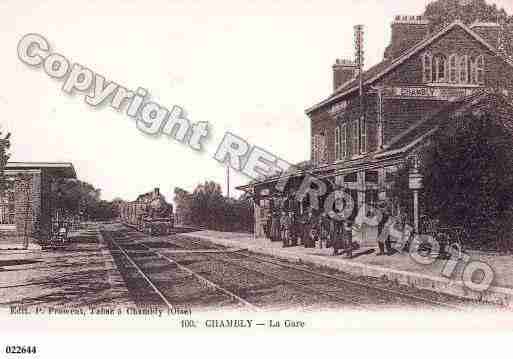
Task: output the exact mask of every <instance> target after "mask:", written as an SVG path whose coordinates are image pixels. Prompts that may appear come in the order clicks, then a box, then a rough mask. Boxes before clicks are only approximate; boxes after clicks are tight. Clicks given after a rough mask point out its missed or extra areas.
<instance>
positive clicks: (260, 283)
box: [109, 234, 363, 310]
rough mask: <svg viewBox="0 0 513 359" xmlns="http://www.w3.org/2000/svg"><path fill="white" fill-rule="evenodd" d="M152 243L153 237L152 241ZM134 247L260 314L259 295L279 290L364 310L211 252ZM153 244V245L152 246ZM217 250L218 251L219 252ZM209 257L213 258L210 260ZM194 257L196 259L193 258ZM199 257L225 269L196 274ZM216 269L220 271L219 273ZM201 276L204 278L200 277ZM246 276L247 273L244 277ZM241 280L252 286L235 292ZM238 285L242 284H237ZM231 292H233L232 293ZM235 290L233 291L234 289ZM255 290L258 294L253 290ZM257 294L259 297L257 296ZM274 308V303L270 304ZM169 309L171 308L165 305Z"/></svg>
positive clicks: (355, 299)
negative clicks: (185, 258) (167, 250)
mask: <svg viewBox="0 0 513 359" xmlns="http://www.w3.org/2000/svg"><path fill="white" fill-rule="evenodd" d="M140 237H141V238H142V239H145V240H147V239H148V238H147V236H146V235H142V234H141V235H140ZM150 239H151V237H150ZM109 240H111V241H113V242H114V243H116V244H117V246H116V250H117V251H119V252H120V253H122V254H123V255H124V256H125V257H127V258H130V257H131V254H132V255H133V254H136V253H141V250H139V249H129V250H125V249H124V248H122V246H121V245H120V244H119V243H118V242H117V241H116V240H115V239H113V238H109ZM132 243H133V244H136V245H138V246H141V247H144V248H145V249H146V250H147V253H152V254H154V255H155V257H158V258H161V259H165V260H166V261H168V262H169V263H172V264H173V265H174V266H176V268H178V269H180V270H182V271H185V272H187V273H189V274H191V275H192V276H195V277H197V278H198V279H200V280H201V281H203V282H205V283H207V285H209V286H211V287H213V288H215V289H216V290H218V291H221V292H223V293H224V294H226V295H227V296H230V297H231V298H233V299H234V300H236V301H238V302H240V303H243V304H244V306H246V307H248V308H250V309H252V310H259V309H260V308H262V307H266V306H267V305H265V304H269V303H259V301H260V302H261V300H260V298H258V297H259V294H260V293H262V292H263V293H264V294H265V293H267V292H273V291H274V289H275V288H276V287H279V288H278V290H277V291H278V292H280V295H282V296H285V297H286V296H289V297H292V298H294V297H295V298H301V300H303V302H305V301H306V303H310V304H316V303H317V302H318V298H319V297H324V298H325V299H324V302H326V299H328V301H327V302H328V303H329V304H332V305H335V304H336V305H338V306H340V304H343V305H344V306H346V307H347V306H348V305H351V306H353V307H355V306H358V307H362V306H363V304H362V303H361V301H360V300H359V298H358V297H355V296H348V295H343V294H342V293H331V292H328V291H322V290H319V289H318V288H314V287H312V286H310V285H308V284H305V283H301V281H302V280H301V279H299V280H289V279H287V278H284V277H283V276H280V275H276V274H273V273H270V272H269V271H264V270H258V269H256V268H248V267H245V266H243V265H240V264H238V263H235V262H233V261H229V260H222V261H221V260H220V258H219V257H217V254H219V253H216V254H215V255H214V253H212V250H211V249H208V248H207V249H206V250H205V249H204V250H202V251H198V250H197V249H193V250H192V251H191V250H190V248H187V247H183V246H176V247H181V248H183V249H184V251H173V254H172V255H171V254H169V253H163V251H159V250H156V249H155V248H152V247H151V246H149V245H147V244H145V243H144V242H143V241H141V240H133V241H132ZM149 244H150V243H149ZM216 249H218V248H216ZM222 250H223V253H233V250H228V251H225V248H222ZM210 255H214V256H213V257H211V256H210ZM177 256H178V257H180V256H186V257H187V258H188V259H187V260H185V261H186V262H189V264H188V265H182V264H180V262H182V263H183V262H184V261H183V258H182V261H180V259H177V258H176V257H177ZM191 256H192V257H194V258H191ZM198 257H203V258H207V259H210V262H212V263H214V262H215V263H220V262H222V263H223V264H224V266H223V268H215V269H214V270H205V268H201V269H200V270H193V269H191V268H190V267H191V265H190V263H191V262H195V263H198V262H199V260H198ZM130 264H131V265H132V266H134V267H137V268H138V271H139V272H140V275H141V276H143V278H144V279H145V280H146V281H147V282H148V283H152V285H151V287H152V289H153V290H156V289H159V288H158V286H157V285H155V284H154V283H153V281H152V280H151V278H149V276H148V275H146V273H145V271H144V269H143V268H141V266H140V265H138V264H137V263H135V261H133V260H131V261H130ZM234 268H237V270H238V272H239V273H236V274H235V275H233V276H231V275H227V274H226V273H227V272H229V271H232V272H233V270H234ZM216 269H217V270H216ZM199 272H201V274H200V273H199ZM241 272H246V273H241ZM240 276H243V277H244V276H248V277H250V279H249V280H247V282H249V285H246V284H244V283H242V282H245V281H241V284H240V285H237V286H238V287H239V288H233V287H235V286H234V283H229V282H230V280H231V279H233V278H236V277H240ZM238 284H239V283H238ZM229 288H230V289H229ZM231 288H233V289H231ZM255 288H256V289H255ZM253 289H255V290H253ZM162 292H163V291H162V290H160V293H159V296H160V297H164V298H165V296H164V295H163V294H162ZM255 293H258V294H255ZM271 304H272V303H271ZM285 304H289V302H288V301H285ZM166 305H168V304H167V303H166Z"/></svg>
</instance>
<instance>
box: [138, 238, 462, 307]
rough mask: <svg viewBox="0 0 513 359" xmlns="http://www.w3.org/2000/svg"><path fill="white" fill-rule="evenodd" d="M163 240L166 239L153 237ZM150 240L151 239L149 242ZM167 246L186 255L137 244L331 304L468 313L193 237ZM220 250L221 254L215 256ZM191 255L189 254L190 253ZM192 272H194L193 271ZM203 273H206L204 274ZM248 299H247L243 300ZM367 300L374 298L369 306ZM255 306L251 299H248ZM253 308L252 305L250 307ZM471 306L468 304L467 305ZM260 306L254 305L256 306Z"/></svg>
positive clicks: (187, 264)
mask: <svg viewBox="0 0 513 359" xmlns="http://www.w3.org/2000/svg"><path fill="white" fill-rule="evenodd" d="M155 238H159V240H162V238H164V237H153V239H155ZM145 240H147V238H146V239H145ZM167 242H169V243H172V246H173V248H174V249H178V248H181V249H182V251H181V252H182V253H179V251H176V250H175V251H173V253H172V254H171V253H166V254H164V253H162V251H159V250H157V249H156V248H154V247H151V245H152V243H151V242H149V243H148V244H149V245H146V244H144V243H143V242H142V241H138V242H137V243H138V244H140V245H143V246H144V247H145V248H146V249H147V250H148V251H151V252H153V253H155V254H156V255H157V256H163V257H166V258H167V259H168V260H171V261H174V262H175V263H177V264H180V263H182V267H184V268H189V269H190V268H192V267H193V266H194V264H195V263H199V262H202V261H203V262H206V261H210V262H218V263H222V264H223V265H224V266H230V267H237V268H238V269H239V270H242V271H246V272H248V273H249V272H251V273H253V274H258V275H260V276H262V277H264V278H270V279H272V280H274V281H275V283H277V284H282V285H285V286H288V287H293V288H294V289H295V290H297V291H298V292H301V293H303V294H308V295H312V294H313V295H315V296H318V297H324V298H327V299H329V300H330V301H331V302H335V303H338V304H344V305H346V306H353V307H357V308H364V309H370V308H376V303H375V301H376V300H377V301H378V302H379V304H384V305H387V304H388V305H403V304H406V305H416V306H419V305H423V306H429V307H432V308H445V309H451V310H465V309H466V308H465V307H464V306H463V305H460V304H463V303H459V302H458V300H454V301H451V302H449V301H444V300H440V299H433V298H430V297H429V296H427V297H424V296H420V295H415V294H412V293H406V292H403V291H401V290H396V289H391V288H384V287H382V286H376V285H372V284H368V283H364V282H360V281H359V280H351V279H347V278H343V277H341V276H339V275H332V274H327V273H322V272H319V271H314V270H311V269H308V268H304V267H301V266H300V265H293V264H289V263H284V262H283V261H279V260H274V259H269V258H268V257H262V256H258V255H255V254H253V253H246V252H241V251H231V252H227V251H226V250H227V248H226V247H223V246H218V245H213V244H211V243H208V244H207V243H205V242H204V241H201V240H196V239H192V238H190V237H187V238H184V237H176V236H175V237H174V238H173V239H168V240H167ZM215 250H217V251H218V252H215ZM188 251H189V252H188ZM190 270H191V271H192V269H190ZM202 273H203V272H202ZM205 276H206V277H209V278H210V280H211V281H213V282H215V283H219V281H218V280H216V279H215V278H212V275H211V274H205ZM214 277H215V276H214ZM242 297H244V296H242ZM367 297H371V298H372V300H371V301H370V302H369V301H368V300H366V298H367ZM246 299H247V300H248V301H249V302H252V300H251V298H246ZM250 304H251V303H250ZM467 304H468V302H467ZM252 305H254V306H258V305H256V304H255V303H254V302H253V303H252Z"/></svg>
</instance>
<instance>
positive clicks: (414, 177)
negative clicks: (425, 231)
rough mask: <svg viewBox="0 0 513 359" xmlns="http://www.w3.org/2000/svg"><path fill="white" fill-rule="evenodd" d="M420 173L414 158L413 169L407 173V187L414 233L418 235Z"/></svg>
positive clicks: (416, 159)
mask: <svg viewBox="0 0 513 359" xmlns="http://www.w3.org/2000/svg"><path fill="white" fill-rule="evenodd" d="M422 179H423V176H422V173H420V170H419V160H418V158H417V157H416V156H415V158H414V159H413V167H412V168H410V173H409V181H408V184H409V187H410V189H411V190H412V191H413V222H414V227H415V233H419V191H420V190H421V189H422V188H423V184H422Z"/></svg>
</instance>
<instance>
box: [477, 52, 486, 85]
mask: <svg viewBox="0 0 513 359" xmlns="http://www.w3.org/2000/svg"><path fill="white" fill-rule="evenodd" d="M484 68H485V60H484V56H483V55H481V56H478V57H477V59H476V82H477V84H478V85H483V84H484V82H485V78H484Z"/></svg>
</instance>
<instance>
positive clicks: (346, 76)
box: [333, 59, 357, 91]
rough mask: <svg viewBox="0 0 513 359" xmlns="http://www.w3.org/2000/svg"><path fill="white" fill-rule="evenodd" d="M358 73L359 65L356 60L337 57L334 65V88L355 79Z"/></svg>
mask: <svg viewBox="0 0 513 359" xmlns="http://www.w3.org/2000/svg"><path fill="white" fill-rule="evenodd" d="M356 73H357V66H356V63H355V62H354V61H351V60H347V59H337V60H336V61H335V64H334V65H333V90H334V91H335V90H336V89H337V88H339V87H340V85H342V84H344V83H346V82H347V81H349V80H351V79H353V78H354V77H355V76H356Z"/></svg>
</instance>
